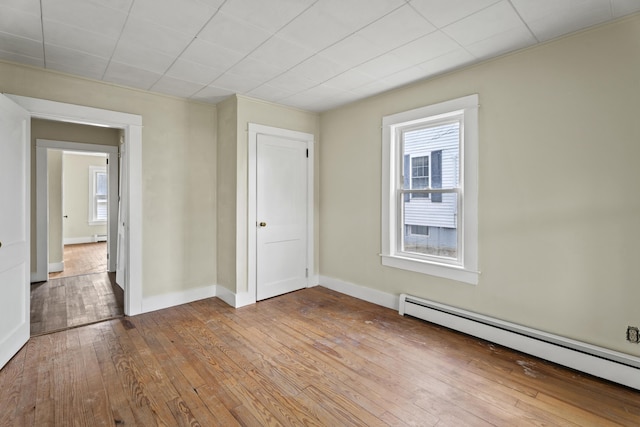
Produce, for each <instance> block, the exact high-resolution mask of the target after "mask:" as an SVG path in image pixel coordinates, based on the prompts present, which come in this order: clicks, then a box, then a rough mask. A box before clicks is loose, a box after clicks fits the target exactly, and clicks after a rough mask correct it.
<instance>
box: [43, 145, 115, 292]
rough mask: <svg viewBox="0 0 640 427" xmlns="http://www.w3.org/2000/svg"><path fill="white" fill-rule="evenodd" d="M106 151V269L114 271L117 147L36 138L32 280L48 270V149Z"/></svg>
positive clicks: (46, 274)
mask: <svg viewBox="0 0 640 427" xmlns="http://www.w3.org/2000/svg"><path fill="white" fill-rule="evenodd" d="M50 148H51V149H56V150H65V151H76V152H90V153H105V154H107V158H108V159H109V190H110V191H109V217H108V218H109V226H108V227H107V241H108V242H109V248H108V251H107V253H108V254H109V265H108V267H107V269H108V270H109V271H115V265H116V260H117V256H116V247H117V245H116V243H117V235H118V228H117V227H118V192H117V191H113V190H112V189H113V188H115V189H117V188H118V147H117V146H111V145H99V144H85V143H81V142H67V141H52V140H48V139H37V140H36V165H35V168H36V265H35V271H33V272H31V282H43V281H45V280H47V279H48V273H49V264H48V262H49V261H48V260H49V221H48V220H47V213H48V210H47V201H48V199H49V197H48V186H47V176H48V165H47V150H48V149H50Z"/></svg>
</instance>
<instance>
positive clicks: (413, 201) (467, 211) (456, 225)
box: [382, 95, 478, 284]
mask: <svg viewBox="0 0 640 427" xmlns="http://www.w3.org/2000/svg"><path fill="white" fill-rule="evenodd" d="M477 116H478V96H477V95H471V96H467V97H463V98H459V99H455V100H452V101H447V102H443V103H440V104H435V105H431V106H427V107H423V108H418V109H416V110H411V111H406V112H402V113H398V114H394V115H391V116H386V117H384V118H383V156H382V157H383V165H382V169H383V180H382V239H383V240H382V263H383V265H387V266H390V267H396V268H402V269H406V270H411V271H417V272H421V273H425V274H431V275H435V276H440V277H445V278H449V279H454V280H458V281H463V282H467V283H472V284H477V282H478V272H477V270H478V262H477V258H478V257H477V228H478V227H477V200H478V196H477V158H478V125H477Z"/></svg>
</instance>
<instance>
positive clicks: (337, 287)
mask: <svg viewBox="0 0 640 427" xmlns="http://www.w3.org/2000/svg"><path fill="white" fill-rule="evenodd" d="M319 284H320V286H324V287H325V288H329V289H331V290H334V291H336V292H340V293H341V294H346V295H349V296H352V297H354V298H358V299H361V300H363V301H367V302H371V303H373V304H376V305H381V306H383V307H387V308H390V309H393V310H398V301H399V298H398V297H397V296H396V295H392V294H389V293H387V292H382V291H378V290H376V289H371V288H367V287H366V286H360V285H356V284H354V283H349V282H343V281H342V280H339V279H334V278H332V277H326V276H320V281H319Z"/></svg>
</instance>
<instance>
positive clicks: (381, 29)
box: [357, 5, 436, 50]
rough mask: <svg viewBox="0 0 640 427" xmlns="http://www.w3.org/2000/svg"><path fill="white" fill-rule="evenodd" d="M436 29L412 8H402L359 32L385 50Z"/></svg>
mask: <svg viewBox="0 0 640 427" xmlns="http://www.w3.org/2000/svg"><path fill="white" fill-rule="evenodd" d="M435 30H436V28H435V27H434V26H433V25H431V23H429V22H428V21H427V20H426V19H424V18H423V17H422V16H421V15H420V14H418V13H416V11H415V10H414V9H413V8H411V7H410V6H408V5H406V6H402V7H401V8H399V9H396V10H394V11H393V12H391V13H389V14H388V15H385V16H383V17H382V18H380V19H379V20H377V21H375V22H373V23H371V24H369V25H367V26H366V27H364V28H363V29H361V30H360V31H358V32H357V34H358V35H359V36H361V37H363V38H364V39H366V40H368V41H370V42H372V43H375V44H376V45H378V46H380V47H381V48H383V49H385V50H391V49H393V48H396V47H399V46H402V45H403V44H406V43H409V42H410V41H413V40H415V39H417V38H420V37H422V36H424V35H426V34H429V33H431V32H433V31H435Z"/></svg>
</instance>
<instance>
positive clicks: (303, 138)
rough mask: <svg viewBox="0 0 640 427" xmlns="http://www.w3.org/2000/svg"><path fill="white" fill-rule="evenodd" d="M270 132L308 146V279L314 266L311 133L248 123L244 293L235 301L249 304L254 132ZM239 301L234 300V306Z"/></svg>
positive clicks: (251, 294)
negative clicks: (245, 275)
mask: <svg viewBox="0 0 640 427" xmlns="http://www.w3.org/2000/svg"><path fill="white" fill-rule="evenodd" d="M260 134H263V135H273V136H278V137H282V138H287V139H291V140H295V141H300V143H302V144H306V147H307V149H308V150H309V162H308V167H307V260H308V268H309V281H308V283H312V281H311V278H312V277H313V274H314V271H315V266H314V262H313V261H314V255H315V254H314V247H315V246H314V239H313V237H314V233H313V230H314V223H315V222H314V215H313V213H314V209H313V200H314V193H313V188H314V171H313V165H314V160H313V159H314V145H315V144H314V142H315V141H314V136H313V135H312V134H310V133H305V132H298V131H293V130H288V129H280V128H276V127H271V126H265V125H259V124H255V123H249V147H248V148H249V150H248V155H249V168H248V175H249V176H248V178H249V182H248V187H249V188H248V201H247V209H248V215H247V216H248V218H247V237H248V242H247V267H248V268H247V270H248V271H247V282H248V283H247V288H248V289H247V294H246V295H238V297H239V298H237V301H242V303H243V304H242V305H246V304H253V303H255V302H256V290H257V287H256V284H257V276H256V274H257V268H256V259H257V256H256V255H257V250H258V248H257V240H256V227H257V223H256V210H257V197H256V196H257V185H256V184H257V183H256V175H257V173H256V172H257V170H256V168H257V147H258V135H260ZM238 306H239V305H238V304H237V303H236V307H238Z"/></svg>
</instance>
